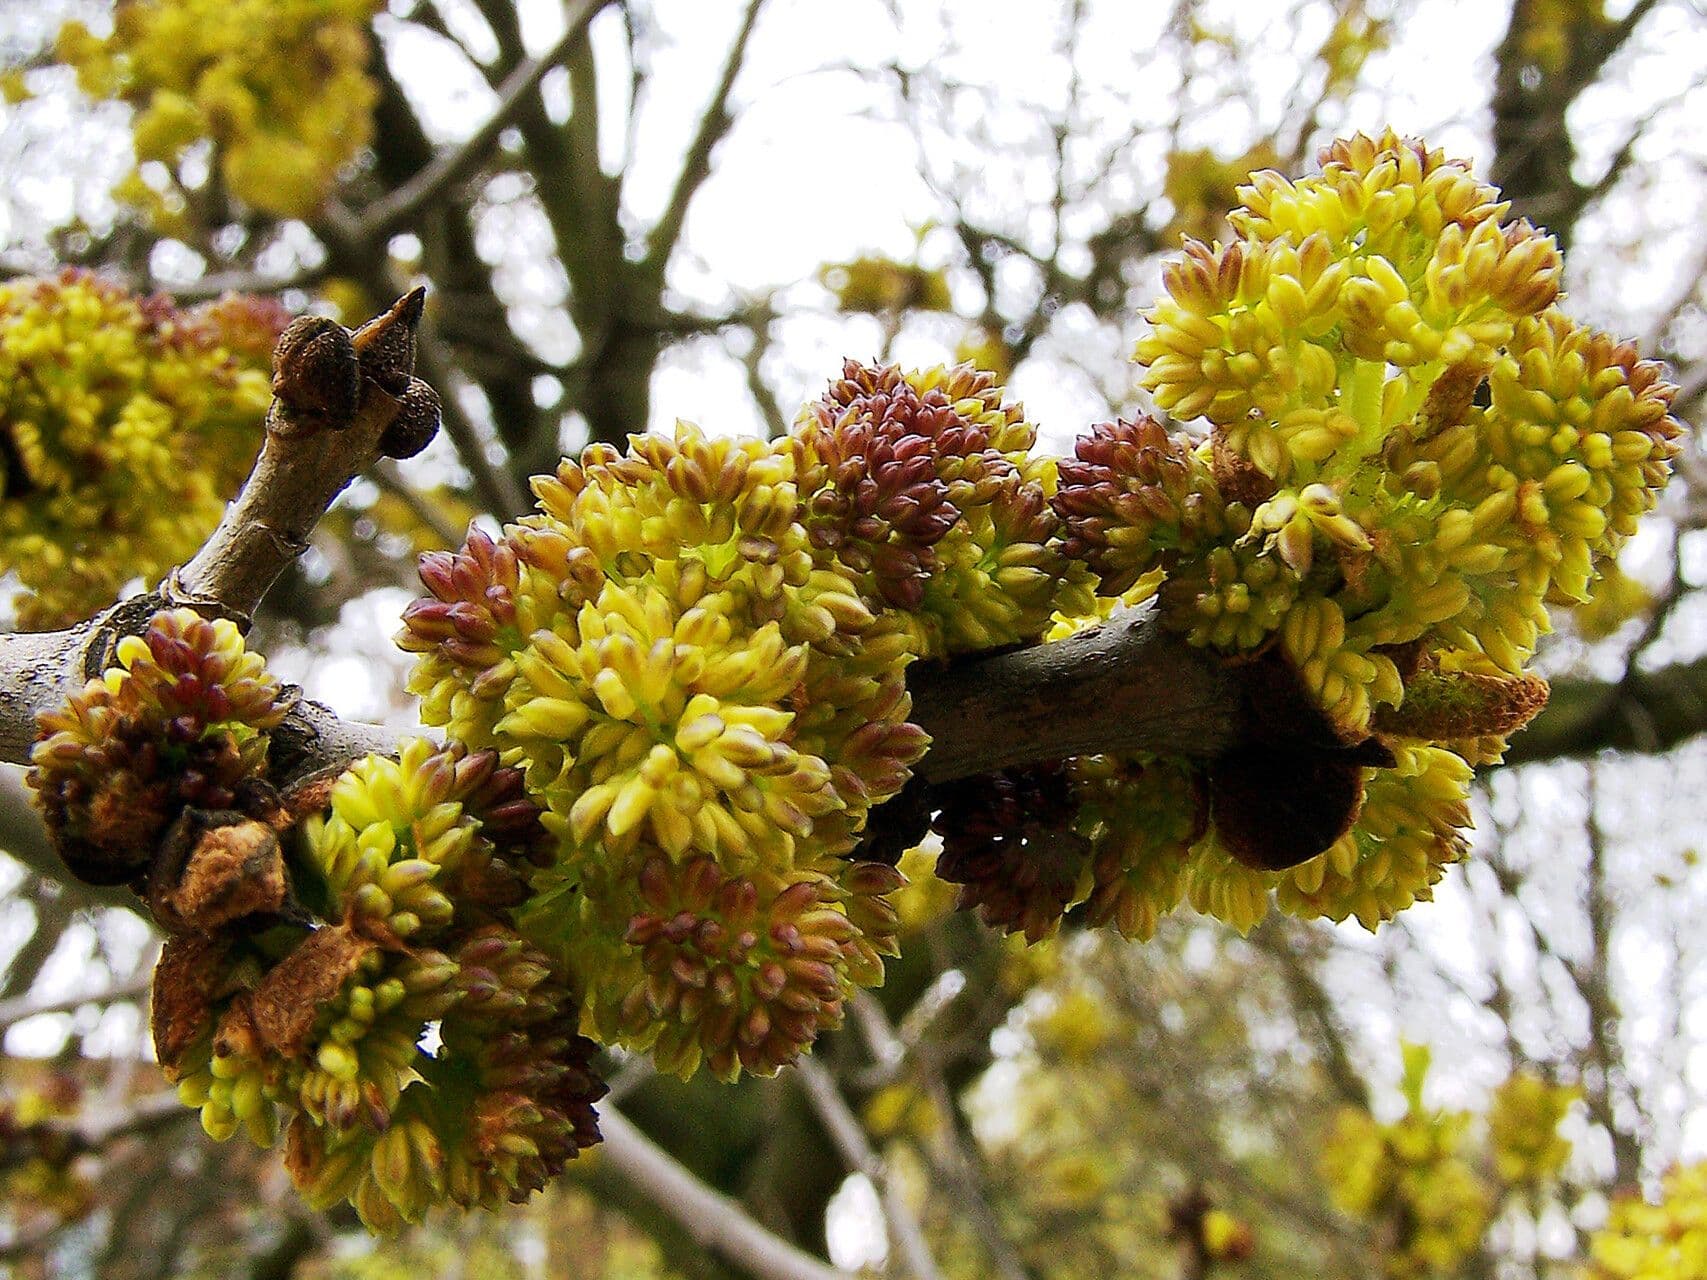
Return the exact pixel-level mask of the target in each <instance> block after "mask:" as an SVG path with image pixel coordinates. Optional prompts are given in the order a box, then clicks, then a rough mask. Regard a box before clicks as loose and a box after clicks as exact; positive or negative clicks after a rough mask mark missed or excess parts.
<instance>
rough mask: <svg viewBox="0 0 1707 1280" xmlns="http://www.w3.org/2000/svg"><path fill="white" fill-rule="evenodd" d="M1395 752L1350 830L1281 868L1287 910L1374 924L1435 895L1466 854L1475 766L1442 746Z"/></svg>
mask: <svg viewBox="0 0 1707 1280" xmlns="http://www.w3.org/2000/svg"><path fill="white" fill-rule="evenodd" d="M1394 755H1395V756H1396V757H1397V761H1396V763H1395V764H1394V766H1393V767H1392V768H1390V769H1379V770H1374V771H1373V773H1372V776H1371V777H1370V778H1369V780H1368V782H1367V783H1366V785H1365V787H1364V799H1363V809H1362V812H1361V813H1360V814H1359V815H1358V819H1357V822H1356V824H1355V825H1354V826H1353V827H1352V828H1351V830H1350V831H1348V832H1346V833H1345V835H1343V836H1341V837H1340V838H1339V839H1338V840H1337V841H1335V842H1334V844H1333V846H1332V847H1330V848H1329V849H1328V850H1327V851H1326V852H1324V853H1323V854H1321V855H1320V856H1319V857H1315V858H1312V859H1310V861H1308V862H1305V863H1303V864H1301V865H1300V866H1296V867H1293V868H1292V869H1291V870H1289V871H1286V872H1284V873H1283V874H1282V875H1281V877H1280V882H1279V892H1278V895H1277V900H1278V902H1279V905H1280V908H1281V910H1283V911H1285V912H1287V913H1288V914H1289V915H1294V916H1301V917H1303V918H1305V919H1309V918H1312V917H1316V916H1326V917H1328V918H1329V919H1331V920H1336V921H1338V920H1344V919H1347V918H1348V917H1351V918H1355V919H1356V920H1357V922H1358V923H1359V924H1361V925H1362V926H1363V927H1364V928H1365V929H1368V930H1370V931H1371V932H1373V931H1374V929H1375V928H1376V926H1377V925H1379V924H1382V923H1384V922H1385V921H1388V920H1391V919H1392V918H1393V917H1394V916H1395V915H1397V914H1398V913H1399V912H1401V911H1403V910H1404V909H1405V908H1406V907H1408V906H1410V905H1411V904H1412V903H1413V902H1418V901H1422V902H1427V901H1430V900H1431V899H1432V898H1433V896H1434V893H1433V887H1434V885H1435V884H1436V883H1437V882H1438V881H1439V880H1440V877H1441V876H1442V875H1444V874H1445V872H1446V868H1447V867H1448V866H1449V865H1450V864H1452V863H1454V862H1457V861H1459V860H1460V859H1462V858H1463V856H1464V853H1465V839H1464V830H1465V829H1466V828H1468V827H1469V825H1470V810H1469V801H1468V789H1469V785H1470V773H1471V771H1470V766H1469V765H1468V764H1467V763H1465V761H1464V760H1463V759H1462V758H1461V757H1460V756H1458V755H1455V754H1454V753H1453V752H1451V751H1447V750H1445V749H1443V748H1440V747H1425V746H1420V745H1415V744H1401V745H1400V746H1399V747H1398V748H1397V749H1396V750H1395V751H1394Z"/></svg>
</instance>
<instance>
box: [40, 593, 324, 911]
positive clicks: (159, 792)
mask: <svg viewBox="0 0 1707 1280" xmlns="http://www.w3.org/2000/svg"><path fill="white" fill-rule="evenodd" d="M114 656H115V659H116V665H115V666H113V667H111V668H110V669H109V670H108V671H107V672H106V673H105V674H104V675H102V676H100V677H98V678H96V679H93V680H91V681H89V682H88V684H87V685H85V686H84V688H83V689H82V690H81V691H80V692H78V693H76V694H73V695H72V696H71V698H69V699H68V700H67V702H66V704H65V705H64V706H63V707H61V708H58V709H57V710H55V711H53V712H50V713H47V714H45V715H43V716H42V717H41V720H40V730H41V737H40V740H39V741H38V742H37V743H36V745H35V749H34V752H33V754H32V757H31V758H32V760H33V762H34V765H35V767H34V768H33V769H32V770H31V772H30V785H31V786H32V787H34V788H35V790H36V797H37V802H38V803H39V805H40V806H41V809H42V813H43V817H44V818H45V820H46V823H47V828H48V832H49V834H50V835H51V836H52V838H53V842H54V847H55V849H56V850H58V852H59V855H60V856H61V857H62V858H63V859H64V860H65V862H66V865H67V866H69V867H70V868H71V869H72V871H74V872H75V873H76V874H77V875H78V876H79V877H80V878H82V879H84V880H87V881H90V882H91V883H95V884H128V885H134V886H139V887H140V886H141V884H142V882H143V881H144V880H145V879H146V877H147V876H148V874H149V872H150V870H151V869H152V864H153V862H154V856H155V850H156V849H157V848H158V846H159V845H160V842H161V841H162V839H163V838H164V837H165V835H166V833H167V830H168V828H170V827H171V826H172V825H173V824H174V823H175V822H176V821H177V820H178V818H179V817H180V815H181V814H182V813H183V811H184V810H186V809H190V808H195V809H200V810H206V811H242V810H248V809H253V808H255V807H257V805H261V806H266V805H270V804H271V800H270V798H268V797H265V796H264V795H261V794H260V789H258V788H257V787H255V785H254V784H255V783H256V782H257V781H258V780H260V779H261V777H262V775H263V773H264V771H265V767H266V757H267V743H268V730H270V729H272V728H274V727H276V726H277V725H278V724H279V722H280V721H281V720H283V719H284V717H285V715H286V713H287V712H288V711H289V710H290V707H291V705H292V702H293V701H294V699H293V698H291V697H290V696H288V695H287V694H286V693H285V691H284V690H283V689H281V687H280V686H279V683H278V682H277V681H276V680H274V679H273V678H272V677H271V676H269V675H268V674H267V672H266V668H265V664H264V663H263V662H262V661H261V659H260V658H259V657H257V656H256V655H255V654H252V653H249V652H248V651H247V650H246V649H245V648H244V645H243V637H242V636H241V635H240V634H239V633H238V630H237V628H236V627H235V626H234V625H233V624H231V623H230V622H227V621H224V620H223V619H222V620H220V621H217V622H209V621H208V620H206V619H205V618H202V617H201V616H199V615H198V614H196V613H194V612H193V611H191V610H188V609H179V610H175V611H172V612H169V613H162V614H160V615H158V616H157V617H155V618H154V620H153V621H152V622H151V623H150V625H149V627H148V629H147V631H145V632H144V633H143V634H142V635H140V636H126V637H125V638H124V639H123V640H121V641H120V642H119V644H118V648H117V651H116V653H115V655H114Z"/></svg>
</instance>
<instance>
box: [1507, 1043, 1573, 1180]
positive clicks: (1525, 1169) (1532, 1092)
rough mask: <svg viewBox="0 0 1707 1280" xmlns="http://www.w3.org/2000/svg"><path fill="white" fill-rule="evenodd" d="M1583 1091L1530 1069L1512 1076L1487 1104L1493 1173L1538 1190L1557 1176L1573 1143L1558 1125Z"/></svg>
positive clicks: (1568, 1157) (1568, 1156)
mask: <svg viewBox="0 0 1707 1280" xmlns="http://www.w3.org/2000/svg"><path fill="white" fill-rule="evenodd" d="M1581 1097H1582V1090H1581V1089H1578V1088H1575V1087H1574V1086H1570V1085H1559V1084H1554V1083H1552V1082H1551V1081H1549V1080H1544V1079H1542V1078H1541V1077H1540V1076H1538V1075H1536V1074H1534V1073H1533V1072H1529V1071H1518V1072H1514V1073H1513V1074H1512V1075H1511V1076H1510V1077H1508V1078H1507V1079H1506V1081H1505V1083H1503V1084H1501V1085H1500V1087H1499V1088H1498V1089H1496V1090H1495V1091H1494V1096H1493V1100H1492V1101H1491V1102H1490V1103H1489V1104H1488V1145H1489V1147H1490V1148H1491V1149H1492V1151H1493V1156H1494V1172H1495V1173H1496V1174H1498V1175H1499V1178H1500V1181H1501V1182H1504V1183H1506V1184H1507V1185H1510V1186H1530V1187H1532V1186H1537V1185H1539V1184H1541V1183H1544V1182H1547V1181H1549V1180H1551V1179H1553V1178H1556V1177H1557V1176H1558V1175H1559V1171H1560V1170H1561V1169H1563V1168H1564V1166H1565V1161H1566V1160H1568V1159H1570V1155H1571V1144H1570V1140H1569V1139H1567V1138H1566V1137H1565V1136H1564V1135H1563V1134H1561V1133H1560V1132H1559V1125H1560V1122H1562V1121H1563V1120H1564V1118H1565V1116H1566V1113H1568V1112H1569V1111H1570V1109H1571V1104H1572V1103H1574V1102H1576V1101H1577V1100H1578V1099H1580V1098H1581Z"/></svg>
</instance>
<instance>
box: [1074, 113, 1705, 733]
mask: <svg viewBox="0 0 1707 1280" xmlns="http://www.w3.org/2000/svg"><path fill="white" fill-rule="evenodd" d="M1240 194H1241V196H1242V198H1243V199H1244V201H1245V204H1244V206H1243V207H1242V208H1241V209H1239V210H1237V211H1235V212H1234V214H1233V215H1232V218H1231V222H1232V226H1233V228H1234V232H1235V236H1234V238H1233V239H1232V240H1231V241H1229V242H1228V243H1227V244H1216V245H1202V244H1196V243H1192V244H1188V245H1187V248H1186V254H1185V256H1184V258H1182V259H1181V260H1179V261H1177V262H1175V263H1174V264H1172V265H1171V266H1170V267H1169V268H1168V271H1167V273H1166V284H1167V290H1168V296H1167V297H1165V298H1164V299H1163V300H1162V301H1161V302H1160V303H1158V304H1157V306H1156V307H1155V309H1154V310H1153V311H1152V312H1151V313H1150V319H1151V332H1150V334H1149V336H1147V337H1146V338H1144V339H1143V340H1142V341H1141V342H1140V343H1139V345H1138V353H1137V356H1138V360H1139V363H1140V364H1142V365H1143V366H1144V369H1145V374H1144V379H1143V381H1144V385H1145V386H1146V387H1148V388H1149V389H1150V390H1151V391H1152V392H1153V393H1154V394H1155V397H1156V401H1157V403H1158V404H1159V405H1160V406H1161V407H1162V408H1164V409H1167V410H1169V411H1170V412H1172V413H1174V414H1176V415H1178V416H1179V417H1182V418H1195V417H1202V418H1206V419H1207V420H1208V421H1209V423H1210V425H1211V430H1212V445H1205V446H1204V447H1205V449H1206V450H1207V451H1209V452H1211V453H1214V454H1215V455H1216V456H1217V460H1218V462H1220V463H1221V465H1218V466H1217V467H1216V468H1215V472H1216V475H1215V479H1216V480H1218V481H1221V482H1222V483H1221V484H1219V486H1218V487H1217V489H1216V493H1217V494H1218V496H1219V497H1220V499H1221V500H1222V501H1223V502H1224V503H1227V504H1228V509H1227V510H1226V512H1225V517H1224V518H1225V520H1226V522H1227V524H1228V527H1229V532H1230V533H1231V535H1232V536H1230V537H1228V538H1226V539H1225V540H1224V541H1218V542H1217V544H1216V545H1215V546H1213V547H1211V548H1208V549H1207V550H1204V551H1200V552H1197V553H1195V554H1193V553H1192V552H1190V551H1188V552H1187V553H1186V555H1185V556H1183V557H1181V561H1182V562H1181V563H1178V564H1175V565H1171V566H1170V579H1171V581H1170V584H1169V586H1167V587H1164V591H1163V594H1164V599H1166V600H1169V601H1170V602H1171V608H1172V611H1173V614H1174V616H1175V618H1176V621H1177V624H1178V625H1180V626H1181V627H1182V628H1184V629H1187V630H1188V631H1189V632H1190V634H1191V636H1192V638H1193V639H1194V640H1195V641H1197V642H1198V643H1203V644H1210V645H1213V646H1214V647H1216V648H1220V649H1223V650H1228V651H1238V650H1249V649H1252V648H1255V647H1257V646H1258V645H1260V644H1263V643H1265V642H1266V641H1267V639H1268V637H1269V636H1271V635H1275V634H1278V636H1279V638H1280V641H1281V643H1282V644H1283V645H1284V647H1285V649H1286V652H1287V653H1288V655H1289V656H1290V657H1291V658H1292V659H1293V661H1294V663H1295V664H1296V665H1297V666H1298V667H1299V669H1300V671H1301V672H1302V673H1303V674H1304V677H1305V680H1306V683H1307V684H1308V685H1309V686H1310V688H1311V689H1312V691H1314V692H1315V693H1316V694H1317V695H1318V697H1319V698H1320V699H1321V701H1322V703H1323V705H1324V708H1325V709H1326V710H1327V711H1328V712H1329V714H1330V715H1332V716H1333V717H1334V718H1335V720H1336V721H1337V722H1338V723H1339V724H1340V725H1341V726H1342V727H1343V728H1344V730H1345V732H1346V734H1347V736H1348V737H1354V736H1356V735H1358V734H1361V733H1362V732H1365V731H1366V730H1367V728H1368V725H1369V720H1370V715H1371V712H1372V709H1373V707H1374V706H1375V705H1377V704H1382V703H1386V704H1389V705H1392V704H1396V703H1397V702H1398V700H1399V699H1400V698H1401V697H1402V690H1401V688H1400V682H1399V680H1398V679H1397V674H1396V671H1395V670H1394V668H1393V666H1392V664H1391V662H1390V661H1389V660H1387V659H1384V658H1383V657H1382V656H1381V654H1379V653H1378V652H1376V651H1377V650H1381V649H1383V648H1389V647H1392V646H1399V645H1409V644H1417V643H1420V644H1421V645H1422V646H1423V647H1424V648H1425V649H1426V650H1428V651H1431V652H1434V651H1439V652H1443V653H1450V654H1454V655H1464V658H1463V660H1464V661H1466V662H1473V663H1474V664H1477V665H1480V666H1482V667H1485V668H1486V669H1488V670H1490V671H1493V672H1498V673H1504V674H1507V675H1518V674H1520V673H1521V672H1522V670H1523V668H1524V666H1525V664H1526V663H1527V662H1528V660H1529V658H1530V656H1531V655H1532V654H1533V652H1534V648H1535V642H1536V639H1537V637H1538V635H1539V634H1540V633H1541V632H1542V631H1544V630H1545V629H1546V628H1547V626H1548V617H1547V609H1546V603H1547V602H1548V601H1549V600H1555V601H1562V602H1568V601H1577V600H1583V599H1586V598H1587V597H1588V594H1589V587H1590V584H1591V579H1592V577H1593V575H1594V572H1595V566H1596V564H1597V563H1598V562H1599V561H1600V560H1603V559H1605V558H1606V557H1608V556H1609V555H1611V554H1612V553H1614V552H1615V551H1616V550H1617V548H1618V546H1619V544H1620V543H1621V542H1622V541H1623V540H1624V539H1625V538H1627V537H1628V536H1629V534H1630V533H1631V532H1632V531H1633V529H1634V527H1635V521H1636V519H1637V517H1639V516H1640V515H1641V514H1642V513H1643V512H1645V511H1647V510H1649V509H1650V508H1651V507H1652V506H1653V503H1654V500H1655V494H1656V492H1657V490H1658V489H1659V487H1660V486H1661V485H1662V484H1663V483H1664V482H1665V479H1666V476H1667V473H1668V462H1669V460H1670V458H1671V457H1672V456H1673V454H1674V453H1675V451H1676V446H1675V443H1674V438H1675V436H1676V435H1677V431H1678V427H1677V424H1676V423H1675V422H1673V421H1672V420H1671V419H1670V418H1669V416H1668V410H1669V406H1670V396H1671V392H1670V390H1669V388H1667V387H1666V385H1665V384H1664V383H1663V382H1661V381H1660V379H1659V370H1658V367H1657V366H1655V365H1653V364H1651V363H1647V362H1643V361H1640V360H1638V359H1637V357H1636V354H1635V352H1634V350H1633V348H1631V347H1630V346H1629V345H1628V344H1618V343H1615V342H1613V341H1612V340H1611V339H1608V338H1606V337H1604V336H1603V335H1599V334H1594V333H1592V332H1590V331H1588V330H1586V329H1583V328H1582V327H1580V326H1578V325H1576V324H1575V323H1574V322H1572V321H1571V320H1569V319H1567V318H1566V317H1565V316H1564V315H1563V314H1562V313H1561V312H1559V311H1558V310H1557V309H1556V308H1555V307H1554V306H1553V303H1554V301H1555V299H1556V297H1557V294H1558V278H1559V272H1560V259H1559V255H1558V252H1557V250H1556V248H1555V247H1554V245H1553V243H1552V240H1551V239H1550V238H1549V237H1547V236H1546V235H1545V234H1544V233H1542V232H1540V231H1537V230H1536V229H1535V228H1533V227H1531V226H1530V225H1529V224H1527V223H1525V222H1521V221H1519V222H1505V221H1503V218H1504V214H1505V211H1506V205H1505V204H1504V203H1502V202H1501V201H1500V199H1499V196H1498V193H1497V192H1496V191H1494V190H1493V189H1492V188H1490V187H1487V186H1485V185H1482V184H1480V183H1478V182H1477V181H1476V180H1475V178H1474V177H1473V176H1472V175H1471V173H1470V171H1469V169H1468V168H1467V166H1465V165H1463V164H1461V163H1459V162H1457V161H1452V160H1448V159H1447V158H1446V157H1445V156H1444V155H1442V153H1440V152H1438V151H1430V150H1428V149H1426V148H1425V147H1423V146H1422V145H1421V144H1417V143H1413V142H1408V141H1405V140H1401V139H1399V138H1397V137H1394V136H1393V135H1390V134H1389V135H1386V136H1383V137H1381V138H1378V139H1375V138H1366V137H1356V138H1352V139H1349V140H1347V141H1344V142H1340V143H1336V144H1334V145H1333V146H1332V147H1329V148H1328V149H1327V150H1326V151H1325V152H1324V153H1323V157H1322V170H1321V172H1320V174H1318V175H1316V176H1313V177H1309V178H1304V179H1300V180H1298V181H1296V182H1292V181H1288V180H1287V179H1284V178H1282V177H1280V176H1279V175H1277V174H1272V173H1259V174H1256V175H1254V176H1253V177H1252V179H1251V184H1250V185H1249V186H1247V187H1243V188H1241V190H1240ZM1235 470H1237V471H1238V473H1239V476H1240V480H1241V483H1240V484H1239V485H1238V492H1234V491H1232V490H1231V489H1229V486H1228V485H1227V484H1226V483H1225V481H1226V479H1227V477H1228V476H1229V474H1231V473H1232V472H1233V471H1235ZM1084 479H1085V480H1087V481H1092V482H1098V481H1101V482H1102V483H1103V484H1104V487H1105V488H1106V487H1107V482H1106V481H1102V478H1101V477H1100V476H1097V477H1092V476H1087V477H1084ZM1128 487H1131V486H1130V485H1128ZM1207 490H1208V487H1207V486H1204V485H1201V484H1200V485H1199V492H1200V496H1199V501H1201V502H1210V503H1213V502H1214V501H1215V497H1214V496H1212V495H1211V494H1210V493H1209V492H1208V491H1207ZM1087 501H1088V499H1087V498H1085V497H1081V498H1080V499H1078V505H1080V506H1084V505H1085V504H1086V502H1087ZM1175 501H1176V503H1177V498H1176V499H1175ZM1104 505H1105V506H1107V505H1108V504H1107V503H1105V504H1104ZM1234 508H1242V509H1240V510H1234ZM1105 536H1106V535H1105ZM1282 580H1290V583H1291V584H1292V585H1291V594H1292V597H1293V598H1292V599H1290V600H1288V599H1287V598H1286V594H1287V590H1286V588H1285V587H1283V586H1281V585H1280V582H1281V581H1282ZM1176 583H1178V584H1180V585H1178V586H1176V585H1175V584H1176ZM1329 606H1331V607H1329Z"/></svg>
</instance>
